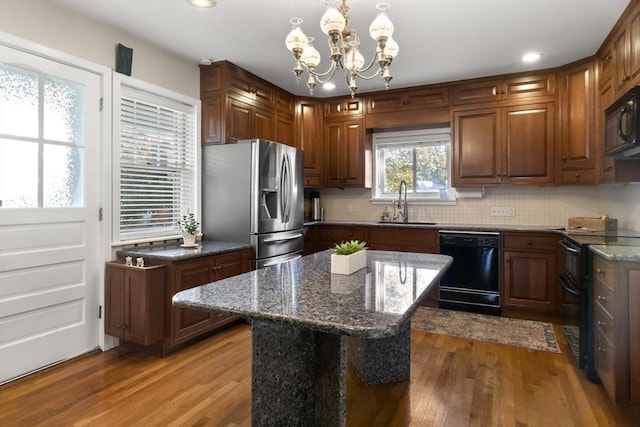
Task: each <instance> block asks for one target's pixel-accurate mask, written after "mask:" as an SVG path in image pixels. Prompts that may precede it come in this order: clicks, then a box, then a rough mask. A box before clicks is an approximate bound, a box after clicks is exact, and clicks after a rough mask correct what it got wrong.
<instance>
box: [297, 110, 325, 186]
mask: <svg viewBox="0 0 640 427" xmlns="http://www.w3.org/2000/svg"><path fill="white" fill-rule="evenodd" d="M295 123H296V126H295V127H296V142H297V144H296V147H297V148H299V149H300V150H302V151H303V152H304V186H305V187H321V186H322V101H319V100H316V99H308V98H301V99H298V100H297V101H296V109H295Z"/></svg>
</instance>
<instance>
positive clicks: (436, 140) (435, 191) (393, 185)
mask: <svg viewBox="0 0 640 427" xmlns="http://www.w3.org/2000/svg"><path fill="white" fill-rule="evenodd" d="M373 150H374V167H373V170H374V185H373V189H372V200H379V201H389V200H395V199H397V197H398V191H399V188H400V183H401V182H402V181H405V182H406V184H407V199H410V200H414V201H425V202H436V201H452V200H454V197H453V192H452V190H451V180H450V175H451V154H450V152H451V133H450V130H449V128H446V129H425V130H417V131H402V132H382V133H376V134H374V136H373Z"/></svg>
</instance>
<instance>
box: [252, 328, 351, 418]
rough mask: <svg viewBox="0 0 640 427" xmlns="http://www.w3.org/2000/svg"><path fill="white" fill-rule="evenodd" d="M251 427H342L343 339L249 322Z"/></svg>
mask: <svg viewBox="0 0 640 427" xmlns="http://www.w3.org/2000/svg"><path fill="white" fill-rule="evenodd" d="M251 329H252V347H253V363H252V365H253V366H252V396H253V402H252V410H251V424H252V425H253V426H274V425H291V423H294V424H296V425H309V426H312V425H316V426H327V427H333V426H345V425H346V419H347V407H346V390H347V380H346V372H347V339H346V337H345V336H344V335H337V334H326V333H322V332H314V331H310V330H308V329H305V328H300V327H296V326H293V325H290V324H286V323H276V322H271V321H266V320H257V319H254V320H253V321H252V326H251Z"/></svg>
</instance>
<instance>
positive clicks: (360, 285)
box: [173, 250, 452, 426]
mask: <svg viewBox="0 0 640 427" xmlns="http://www.w3.org/2000/svg"><path fill="white" fill-rule="evenodd" d="M332 252H333V251H332V250H326V251H323V252H319V253H316V254H313V255H309V256H306V257H303V258H299V259H297V260H294V261H291V262H287V263H283V264H278V265H275V266H270V267H266V268H262V269H259V270H256V271H252V272H249V273H245V274H241V275H239V276H235V277H232V278H229V279H224V280H221V281H217V282H214V283H210V284H207V285H203V286H199V287H197V288H192V289H188V290H185V291H182V292H179V293H177V294H176V295H174V297H173V303H174V304H175V305H177V306H180V307H185V308H191V309H200V310H205V311H224V312H227V313H231V314H234V315H237V316H240V317H244V318H246V319H250V320H251V323H252V347H253V350H252V351H253V357H252V364H253V365H252V384H253V387H252V390H253V392H252V425H254V426H262V425H288V424H290V423H291V422H292V420H295V422H296V424H297V425H323V426H344V425H345V423H346V399H345V396H346V371H347V359H348V363H349V366H350V367H351V368H352V370H353V371H354V372H355V373H356V375H357V376H358V377H359V378H360V379H361V380H363V381H364V382H366V383H368V384H378V383H387V382H395V381H406V380H408V379H409V374H410V372H409V367H410V354H411V339H410V333H411V321H410V318H411V315H412V314H413V313H414V312H415V311H416V310H417V308H418V307H419V305H420V301H421V299H422V298H423V297H424V296H425V295H426V294H427V291H428V289H429V288H430V287H431V286H432V285H433V284H434V283H436V282H437V281H438V280H439V279H440V277H441V275H442V274H444V272H445V271H446V269H447V268H448V267H449V265H450V264H451V262H452V259H451V257H448V256H445V255H431V254H414V253H402V252H386V251H367V268H365V269H362V270H360V271H357V272H355V273H354V274H352V275H349V276H342V275H335V274H331V271H330V270H331V269H330V264H331V262H330V255H331V253H332ZM347 353H348V357H347Z"/></svg>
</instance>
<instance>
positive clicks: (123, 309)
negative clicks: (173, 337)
mask: <svg viewBox="0 0 640 427" xmlns="http://www.w3.org/2000/svg"><path fill="white" fill-rule="evenodd" d="M165 275H166V272H165V266H164V265H154V266H148V267H133V266H127V265H124V263H123V262H108V263H107V264H106V268H105V322H104V329H105V333H106V334H108V335H111V336H114V337H117V338H119V339H121V340H124V341H128V342H132V343H135V344H140V345H145V346H146V345H151V344H155V343H157V342H159V341H160V340H161V339H162V335H163V328H164V293H165Z"/></svg>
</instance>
